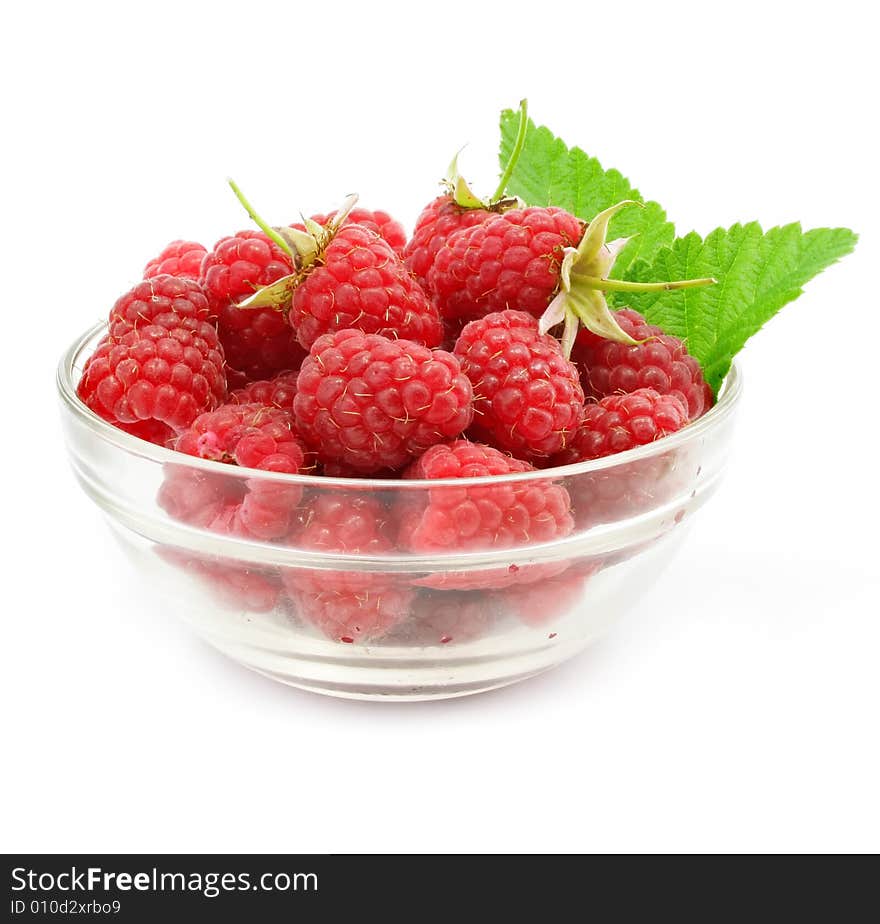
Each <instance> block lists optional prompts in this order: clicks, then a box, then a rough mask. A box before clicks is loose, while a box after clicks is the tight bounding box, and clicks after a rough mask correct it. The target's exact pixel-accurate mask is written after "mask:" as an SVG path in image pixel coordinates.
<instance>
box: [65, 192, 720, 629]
mask: <svg viewBox="0 0 880 924" xmlns="http://www.w3.org/2000/svg"><path fill="white" fill-rule="evenodd" d="M333 218H334V213H330V215H328V216H315V217H314V218H313V219H312V222H307V223H306V226H304V225H292V226H290V227H291V228H297V229H299V232H300V233H306V234H307V233H308V231H307V228H311V229H314V228H315V225H314V224H313V222H314V223H317V225H320V226H322V227H326V228H327V229H328V233H327V234H325V235H319V236H318V238H317V242H316V249H315V252H314V253H311V254H310V259H309V261H300V260H298V258H297V257H298V255H297V253H296V252H295V251H293V252H292V251H291V249H290V248H285V247H283V246H281V242H279V240H278V238H277V237H275V236H272V235H269V234H267V233H265V232H264V231H258V230H249V231H240V232H238V233H236V234H234V235H232V236H230V237H224V238H222V239H221V240H219V241H218V242H217V243H216V245H215V246H214V247H213V249H211V250H207V249H206V248H205V247H203V246H202V245H201V244H197V243H194V242H191V241H174V242H173V243H171V244H169V245H168V246H167V247H166V248H165V249H164V250H163V251H162V252H161V253H160V254H159V255H158V256H157V257H156V258H155V259H153V260H151V261H150V262H149V263H148V264H147V266H146V268H145V270H144V278H143V280H142V281H141V282H139V283H138V284H137V285H135V286H134V288H132V289H131V290H130V291H128V292H126V293H125V294H124V295H122V296H121V297H120V298H119V300H118V301H117V302H116V304H115V305H114V306H113V308H112V309H111V311H110V314H109V318H108V324H107V332H106V334H105V336H104V337H103V339H102V340H101V341H100V343H99V345H98V346H97V348H96V350H95V353H94V354H93V355H92V356H91V358H90V359H89V360H88V362H87V364H86V366H85V369H84V371H83V375H82V378H81V381H80V382H79V387H78V394H79V397H80V398H81V400H82V401H83V402H84V403H85V404H86V405H87V406H88V407H89V408H91V410H92V411H94V412H95V413H96V414H98V415H99V416H100V417H102V418H103V419H104V420H106V421H109V422H110V423H111V424H113V425H114V426H116V427H119V428H120V429H121V430H124V431H126V432H127V433H130V434H132V435H134V436H136V437H139V438H140V439H143V440H147V441H150V442H152V443H155V444H157V445H161V446H164V447H167V448H171V449H174V450H176V451H177V452H179V453H182V454H186V455H189V456H195V457H200V458H203V459H211V460H215V461H218V462H222V463H225V464H227V465H229V466H240V467H243V468H246V469H251V470H253V469H255V470H261V471H263V472H274V473H285V474H294V473H304V474H309V475H313V476H316V479H315V482H314V484H315V488H314V489H313V488H309V487H308V486H307V485H308V482H303V481H302V480H291V481H289V482H288V481H285V480H284V479H275V480H273V479H271V478H266V477H255V478H250V479H245V478H234V479H233V478H228V479H227V478H223V477H222V476H216V475H211V474H207V473H206V471H203V470H200V469H193V468H190V467H187V466H186V465H185V464H181V465H173V464H167V465H166V466H165V472H166V475H165V483H164V484H163V486H162V490H161V493H160V496H159V503H160V504H161V505H162V507H163V508H164V509H165V510H166V511H167V512H168V514H169V515H171V516H173V517H175V518H177V519H179V520H180V521H182V522H185V523H188V524H190V525H195V526H198V527H201V528H205V529H210V530H214V531H219V532H223V533H226V534H234V535H238V536H243V537H247V538H252V539H257V540H260V541H268V542H272V543H276V544H287V545H291V546H296V547H297V548H300V549H303V548H305V549H311V550H317V551H321V550H323V551H326V552H328V553H333V552H337V553H338V552H342V553H360V554H365V555H371V554H379V555H381V554H382V553H387V552H392V551H400V552H412V553H419V554H423V555H424V554H431V553H444V552H455V551H467V550H478V549H486V548H513V547H515V546H517V545H523V544H531V543H536V542H547V541H552V540H554V539H559V538H561V537H564V536H565V535H567V534H568V533H570V532H571V531H572V530H573V529H574V528H575V526H576V525H579V524H588V525H589V524H592V523H595V522H601V521H602V519H603V517H604V518H606V519H607V518H609V517H612V516H614V515H615V514H616V513H619V512H620V506H619V504H618V506H617V507H615V506H614V504H613V503H612V504H609V498H612V499H614V498H615V497H616V499H617V501H620V499H621V497H623V496H624V495H626V496H627V497H630V498H631V497H632V496H635V495H638V494H639V492H642V493H644V492H645V490H646V486H645V484H644V480H645V478H646V477H654V475H653V474H652V471H653V470H650V469H648V470H646V469H638V470H636V471H635V472H633V473H632V476H631V477H630V478H629V479H624V481H623V482H621V483H618V484H615V485H611V486H610V487H609V486H607V485H603V484H602V482H601V481H599V480H597V481H595V482H593V483H592V484H591V485H590V486H589V490H586V489H585V491H584V492H582V496H580V497H574V496H572V494H573V491H572V492H570V491H569V490H568V489H567V488H566V486H565V483H563V482H561V481H559V480H553V478H552V477H550V478H548V479H547V480H540V481H537V480H534V479H531V480H523V481H519V482H516V481H514V482H510V481H506V482H504V483H499V485H498V486H492V485H491V484H489V485H488V486H487V485H485V484H484V485H482V486H470V487H467V488H466V489H465V490H463V491H462V490H456V491H450V490H448V487H447V488H446V489H445V490H440V489H439V488H440V487H441V486H439V485H438V490H434V489H431V490H426V491H413V492H406V491H403V492H395V493H399V494H400V495H401V496H402V499H401V500H400V501H398V502H397V506H396V507H394V508H393V509H389V508H388V507H387V506H385V505H384V504H383V502H382V501H381V500H377V499H374V498H373V497H371V496H369V494H368V493H367V492H363V491H358V490H356V486H354V487H351V486H349V487H347V488H343V487H339V488H338V490H336V489H335V488H334V489H333V490H328V489H327V488H322V486H321V484H320V481H319V480H318V479H320V478H321V477H322V476H330V477H334V478H363V477H370V478H382V479H385V478H403V479H413V478H415V479H428V480H431V479H457V478H470V477H474V476H503V475H507V474H510V473H518V472H529V471H533V470H535V469H553V468H556V467H558V466H562V465H570V464H572V463H577V462H580V461H583V460H588V459H597V458H599V457H602V456H607V455H610V454H613V453H618V452H622V451H624V450H628V449H632V448H634V447H636V446H640V445H644V444H647V443H650V442H652V441H654V440H657V439H659V438H661V437H663V436H665V435H667V434H670V433H674V432H675V431H677V430H679V429H681V428H682V427H684V426H685V425H686V424H687V423H688V421H690V420H694V419H695V418H697V417H699V416H700V415H701V414H703V413H704V412H705V411H706V410H707V409H708V408H709V407H710V406H711V403H712V393H711V391H710V389H709V387H708V386H707V384H706V382H705V380H704V378H703V373H702V371H701V369H700V367H699V365H698V363H697V362H696V360H695V359H693V357H691V356H690V355H689V354H688V352H687V349H686V348H685V345H684V344H683V343H682V342H681V341H680V340H678V339H677V338H675V337H672V336H669V335H666V334H664V333H663V331H662V330H660V329H659V328H657V327H654V326H651V325H650V324H648V323H647V322H646V321H645V319H644V318H643V317H642V316H641V315H639V314H638V313H637V312H635V311H632V310H630V309H621V310H619V311H617V312H616V313H615V318H616V321H617V324H618V325H619V327H620V328H621V329H622V330H623V331H624V332H625V333H626V334H628V335H629V336H630V337H631V338H633V340H635V341H638V342H637V343H636V344H635V345H627V344H624V343H621V342H616V341H611V340H606V339H603V338H601V337H599V336H597V335H596V334H594V333H591V332H590V331H588V330H586V329H582V330H581V331H580V332H579V334H578V336H577V339H576V342H575V344H574V348H573V350H572V352H571V357H570V358H567V357H566V355H565V354H564V352H563V349H562V347H561V344H560V341H559V340H558V339H556V337H554V336H553V333H554V332H553V331H552V330H551V331H550V332H548V333H542V332H541V330H540V329H539V323H538V321H539V318H540V317H541V315H542V314H543V313H544V311H545V309H547V306H548V305H549V303H550V302H551V301H552V300H553V298H554V296H555V295H556V294H557V293H558V291H559V288H560V267H561V262H562V258H563V253H564V250H565V248H571V247H576V246H577V244H578V242H579V240H580V239H581V237H582V235H583V234H584V230H585V227H586V225H585V223H584V222H582V221H581V220H580V219H578V218H576V217H575V216H574V215H571V214H570V213H568V212H566V211H564V210H562V209H558V208H529V207H520V205H519V204H518V203H515V204H514V205H513V206H510V204H509V203H508V205H507V206H506V207H505V208H504V209H501V208H498V209H495V208H492V207H487V208H465V207H463V206H461V205H458V204H457V203H456V201H455V200H454V199H453V197H452V196H451V195H450V194H444V195H441V196H439V197H438V198H436V199H435V200H434V201H432V202H431V203H430V204H429V205H428V206H427V207H426V208H425V209H424V210H423V212H422V213H421V215H420V217H419V219H418V221H417V223H416V227H415V230H414V233H413V235H412V236H411V237H410V238H409V239H407V236H406V233H405V231H404V229H403V227H402V226H401V225H400V224H399V223H398V222H397V221H395V220H394V219H393V218H391V217H390V216H389V215H388V214H387V213H385V212H381V211H369V210H367V209H364V208H354V209H353V210H351V211H350V212H349V213H348V215H347V217H345V219H344V220H343V221H342V222H341V223H339V222H337V224H336V225H334V224H333ZM276 230H282V229H276ZM285 230H286V229H285ZM279 280H282V281H283V280H290V285H289V292H288V297H286V298H281V299H280V300H279V301H278V303H277V304H271V305H269V306H268V307H266V306H264V307H240V304H241V302H243V301H245V300H246V299H248V298H249V297H251V296H254V294H255V293H256V292H259V291H261V290H262V289H263V288H264V287H267V286H271V285H272V284H273V283H278V282H279ZM554 474H556V473H554ZM639 481H641V482H642V483H641V484H639V483H638V482H639ZM572 484H574V482H569V485H572ZM304 485H306V486H305V487H304ZM328 486H329V483H328ZM647 489H648V490H650V485H649V486H647ZM179 558H180V561H179V563H180V564H182V565H184V566H186V567H188V568H189V569H190V570H192V571H194V572H196V573H199V574H200V575H202V576H203V577H204V578H205V579H206V580H208V581H210V582H211V583H212V584H213V585H214V586H215V588H216V589H219V590H222V591H224V592H228V593H231V594H232V595H233V597H234V598H235V599H236V600H237V601H238V602H239V603H241V604H242V605H245V606H247V607H250V608H253V609H267V608H271V607H273V606H275V605H277V603H278V600H279V598H280V595H282V594H283V595H286V597H287V599H289V600H291V601H294V602H295V604H296V606H297V608H298V611H299V612H300V614H301V615H302V616H303V617H304V618H305V620H306V621H307V622H309V623H310V624H312V625H314V626H316V627H318V628H319V629H321V630H322V631H324V632H325V633H326V634H327V635H328V636H329V637H331V638H334V639H337V640H341V641H348V642H351V641H357V640H361V639H363V640H370V639H375V638H378V637H380V636H383V635H384V636H389V635H391V636H392V637H393V635H394V633H399V632H400V631H402V630H401V626H403V625H404V624H406V623H407V620H410V619H411V618H413V614H416V615H419V614H421V615H420V617H419V618H420V620H421V622H420V624H421V625H422V626H427V627H428V629H429V630H430V631H435V630H436V633H437V639H435V641H438V640H439V641H449V640H451V639H452V638H454V637H458V638H461V637H463V636H464V637H473V621H474V612H475V611H476V610H479V612H481V613H486V612H488V611H489V610H490V609H491V608H489V607H486V606H484V605H482V604H481V605H480V606H479V607H476V608H475V607H474V605H473V601H472V600H471V599H470V598H471V597H472V596H473V594H474V593H475V592H477V593H484V592H492V593H496V594H502V595H503V594H504V593H514V592H517V591H523V592H522V593H519V595H518V596H516V599H517V600H518V601H520V603H521V602H522V600H524V599H526V597H525V596H524V590H525V589H528V588H529V587H530V586H531V585H534V583H535V582H536V581H539V580H540V581H541V582H542V586H544V585H549V583H552V582H554V581H555V582H557V583H558V582H559V580H560V574H559V573H558V572H559V570H560V568H559V567H557V566H555V565H554V566H548V565H532V566H529V567H525V568H514V567H511V568H504V569H498V570H489V571H485V570H484V571H479V572H473V573H461V574H458V573H444V574H443V575H442V576H438V575H427V576H425V577H424V578H417V579H414V580H411V581H409V582H408V583H401V582H400V579H399V577H398V578H396V579H395V581H394V582H392V579H391V577H390V576H381V575H378V574H375V573H368V572H358V573H357V574H355V573H348V572H334V571H326V570H325V571H318V570H311V571H310V570H308V569H291V570H290V571H289V572H285V573H278V572H277V571H276V572H275V573H268V572H267V573H265V574H264V573H262V572H258V571H254V570H251V569H245V568H243V567H242V566H240V565H235V564H234V563H224V562H219V563H218V562H217V561H212V560H207V559H204V560H200V561H196V560H194V559H192V557H191V556H190V557H189V558H187V557H186V556H183V557H182V558H181V557H180V556H179ZM561 567H562V568H564V567H565V566H564V565H563V566H561ZM577 577H578V579H580V580H583V575H582V574H578V575H577ZM446 591H452V592H454V593H455V594H457V595H458V596H457V597H456V598H455V599H454V600H453V601H452V605H451V606H450V605H449V601H446V602H444V600H445V592H446ZM515 595H516V594H515ZM524 618H525V617H524ZM529 618H534V613H532V615H531V617H529ZM456 620H458V621H459V622H461V621H462V620H463V621H464V622H463V623H462V625H459V626H458V628H457V629H454V628H453V627H452V623H454V622H455V621H456ZM468 620H470V622H468ZM456 632H457V635H456Z"/></svg>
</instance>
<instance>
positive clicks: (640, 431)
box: [553, 388, 688, 465]
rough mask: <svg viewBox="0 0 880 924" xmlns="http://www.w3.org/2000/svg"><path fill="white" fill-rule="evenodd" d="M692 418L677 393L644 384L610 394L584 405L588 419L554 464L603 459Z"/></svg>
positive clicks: (676, 429)
mask: <svg viewBox="0 0 880 924" xmlns="http://www.w3.org/2000/svg"><path fill="white" fill-rule="evenodd" d="M687 422H688V415H687V408H686V407H685V405H684V403H683V402H682V401H681V400H680V399H679V398H677V397H676V396H675V395H662V394H660V393H659V392H657V391H655V390H654V389H653V388H640V389H638V390H637V391H634V392H631V393H630V394H625V395H609V396H608V397H606V398H602V400H601V401H599V402H598V403H596V404H588V405H587V406H586V408H585V409H584V420H583V423H582V424H581V427H580V429H579V430H578V431H577V433H576V434H575V435H574V437H573V438H572V440H571V442H570V444H569V446H568V447H567V448H566V449H565V450H564V451H563V452H561V453H559V454H558V455H556V456H554V458H553V464H554V465H570V464H571V463H573V462H583V461H585V460H586V459H600V458H602V457H603V456H610V455H613V454H614V453H617V452H626V450H628V449H634V448H635V447H636V446H645V445H647V444H648V443H653V442H654V440H659V439H660V438H661V437H663V436H666V435H667V434H669V433H675V432H676V431H678V430H680V429H681V428H682V427H683V426H684V425H685V424H686V423H687Z"/></svg>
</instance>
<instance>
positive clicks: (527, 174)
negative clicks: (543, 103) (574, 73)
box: [499, 109, 675, 279]
mask: <svg viewBox="0 0 880 924" xmlns="http://www.w3.org/2000/svg"><path fill="white" fill-rule="evenodd" d="M518 128H519V112H518V111H514V110H512V109H506V110H505V111H504V112H502V113H501V149H500V151H499V160H500V162H501V165H502V169H503V167H504V165H505V164H506V163H507V161H508V158H509V157H510V153H511V151H512V150H513V145H514V141H515V139H516V133H517V129H518ZM507 189H508V192H509V194H510V195H513V196H519V197H520V198H521V199H522V200H523V201H524V202H526V203H527V204H528V205H541V206H544V205H556V206H559V207H560V208H564V209H567V210H568V211H569V212H572V213H573V214H574V215H577V216H578V218H582V219H584V220H585V221H589V220H590V219H592V218H593V216H595V215H597V214H598V213H599V212H601V211H602V210H603V209H606V208H608V207H609V206H612V205H614V204H615V203H617V202H621V201H622V200H624V199H636V200H638V201H640V202H644V199H643V198H642V195H641V193H640V192H639V191H638V190H637V189H635V188H634V187H633V186H632V185H630V182H629V180H627V179H626V177H624V176H623V175H622V174H621V173H620V172H619V171H617V170H605V169H604V168H603V167H602V165H601V164H600V163H599V161H598V160H596V158H595V157H590V156H589V155H588V154H586V153H584V151H582V150H581V149H580V148H569V147H567V146H566V145H565V143H564V142H563V141H562V140H560V139H559V138H557V137H556V136H555V135H554V134H553V133H552V132H551V131H550V129H548V128H545V127H544V126H540V127H538V126H536V125H535V123H534V122H533V121H532V120H531V119H529V122H528V129H527V131H526V140H525V146H524V147H523V151H522V154H520V157H519V160H518V161H517V164H516V167H515V168H514V171H513V174H512V175H511V177H510V181H509V183H508V184H507ZM633 235H637V236H635V237H633V239H632V240H631V241H630V242H629V244H627V246H626V247H625V248H624V249H623V250H622V251H621V253H620V255H619V256H618V258H617V261H616V262H615V265H614V271H613V273H612V276H613V277H615V278H618V279H622V278H623V277H624V274H625V272H626V270H627V268H628V267H629V266H630V265H631V264H632V263H633V262H634V261H635V260H637V259H641V260H651V259H652V258H653V257H654V255H655V254H656V253H657V252H658V251H659V250H660V249H661V248H663V247H666V246H669V245H670V244H671V243H672V240H673V238H674V237H675V228H674V226H673V225H672V223H671V222H669V221H667V220H666V212H664V211H663V208H662V207H661V206H660V205H658V204H657V203H656V202H651V201H649V202H645V208H643V209H639V208H630V209H626V210H625V211H624V212H621V213H620V214H619V215H617V216H616V217H615V218H614V220H613V221H612V223H611V228H610V231H609V237H611V238H618V237H631V236H633Z"/></svg>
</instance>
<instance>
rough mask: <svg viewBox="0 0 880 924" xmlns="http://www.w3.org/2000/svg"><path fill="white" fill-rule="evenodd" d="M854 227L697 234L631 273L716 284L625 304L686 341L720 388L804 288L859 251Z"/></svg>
mask: <svg viewBox="0 0 880 924" xmlns="http://www.w3.org/2000/svg"><path fill="white" fill-rule="evenodd" d="M857 240H858V236H857V235H856V234H854V233H853V232H852V231H850V230H848V229H847V228H816V229H814V230H812V231H807V232H806V233H805V232H804V231H802V230H801V226H800V225H799V224H790V225H784V226H782V227H777V228H771V229H770V230H769V231H767V232H766V233H765V232H764V231H762V230H761V226H760V225H759V224H758V223H757V222H751V223H749V224H747V225H733V226H732V227H730V228H727V229H725V228H718V229H716V230H715V231H713V232H712V233H711V234H709V235H708V237H706V239H705V240H703V239H702V238H701V237H700V236H699V235H698V234H696V233H695V232H692V233H691V234H688V235H687V236H686V237H682V238H678V239H677V240H676V241H675V242H674V243H673V244H672V246H671V247H668V248H665V249H663V250H661V251H659V252H657V253H656V254H655V255H654V257H653V259H652V260H650V261H647V260H639V261H638V262H637V263H635V264H633V265H632V266H631V267H630V268H629V270H628V271H627V273H626V278H627V279H630V280H633V281H637V282H650V281H652V280H655V279H694V278H697V277H700V276H714V277H715V278H716V279H717V280H718V282H717V284H716V285H713V286H709V287H707V288H704V289H688V290H683V291H677V292H660V293H655V292H649V293H635V294H629V295H627V296H626V297H625V299H618V303H621V302H624V301H625V303H626V304H628V305H629V306H631V307H632V308H635V309H636V310H637V311H640V312H641V313H642V314H643V315H645V317H646V318H647V319H648V320H649V321H650V322H651V323H652V324H656V325H657V326H658V327H662V328H663V330H664V331H666V332H667V333H669V334H674V335H675V336H676V337H681V338H682V339H683V340H685V342H686V343H687V348H688V351H689V352H690V353H691V355H693V356H695V357H696V358H697V360H698V361H699V362H700V364H701V365H702V367H703V372H704V373H705V375H706V379H707V381H708V382H709V384H710V385H711V386H712V388H713V390H716V391H717V389H718V387H719V386H720V384H721V382H722V381H723V379H724V376H725V375H727V372H728V370H729V369H730V363H731V360H732V359H733V357H734V356H735V355H736V354H737V353H738V352H739V351H740V349H742V347H743V345H744V344H745V342H746V341H747V340H748V339H749V337H751V336H752V335H753V334H754V333H756V332H757V331H758V330H760V329H761V327H762V326H763V325H764V324H765V323H766V322H767V321H768V320H769V319H770V318H772V317H773V315H774V314H776V312H777V311H779V309H780V308H782V306H783V305H786V304H788V303H789V302H790V301H793V300H794V299H796V298H797V297H798V296H799V295H800V294H801V292H802V291H803V286H804V285H805V284H806V283H807V282H809V280H810V279H812V278H813V277H814V276H816V275H817V274H818V273H820V272H821V271H822V270H823V269H825V268H826V267H828V266H830V265H831V264H832V263H836V262H837V261H838V260H839V259H840V258H841V257H843V256H845V255H846V254H848V253H850V252H851V251H852V249H853V247H855V244H856V241H857Z"/></svg>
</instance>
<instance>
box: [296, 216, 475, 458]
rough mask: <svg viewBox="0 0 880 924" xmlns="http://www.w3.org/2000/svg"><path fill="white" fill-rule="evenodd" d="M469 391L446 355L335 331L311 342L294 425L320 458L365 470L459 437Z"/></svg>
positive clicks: (469, 409) (467, 418) (468, 415)
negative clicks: (312, 343)
mask: <svg viewBox="0 0 880 924" xmlns="http://www.w3.org/2000/svg"><path fill="white" fill-rule="evenodd" d="M343 230H344V229H343ZM472 398H473V390H472V388H471V383H470V382H469V381H468V379H467V376H465V375H464V373H462V371H461V367H460V366H459V363H458V360H457V359H456V358H455V357H454V356H453V355H452V354H450V353H445V352H444V351H442V350H429V349H427V347H424V346H422V345H420V344H418V343H412V342H411V341H409V340H388V339H387V338H385V337H381V336H379V335H378V334H365V333H363V332H362V331H359V330H341V331H336V332H334V333H332V334H325V335H324V336H323V337H320V338H319V339H318V340H317V341H316V342H315V343H314V345H313V346H312V350H311V353H310V355H309V356H308V357H307V358H306V360H305V362H304V363H303V365H302V369H301V370H300V373H299V378H298V379H297V393H296V398H295V399H294V402H293V407H294V413H295V416H296V424H297V429H298V430H299V432H300V433H301V434H302V437H303V439H304V440H305V441H306V443H307V444H308V445H309V447H310V448H311V449H313V450H314V451H315V452H316V453H317V455H318V458H319V459H320V460H321V461H322V462H328V463H337V464H344V465H345V466H347V467H348V469H349V470H351V471H353V472H359V473H360V474H363V475H369V474H373V473H376V472H380V471H382V470H383V469H398V468H401V467H403V466H404V465H406V464H407V463H408V462H409V461H410V460H411V459H413V458H415V457H416V456H418V455H420V454H421V453H422V452H424V451H425V449H427V448H428V447H429V446H433V445H434V444H435V443H439V442H441V441H442V440H445V439H450V438H452V437H455V436H458V434H460V433H461V432H462V431H463V430H464V429H466V428H467V427H468V426H469V425H470V422H471V419H472V417H473V406H472Z"/></svg>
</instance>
